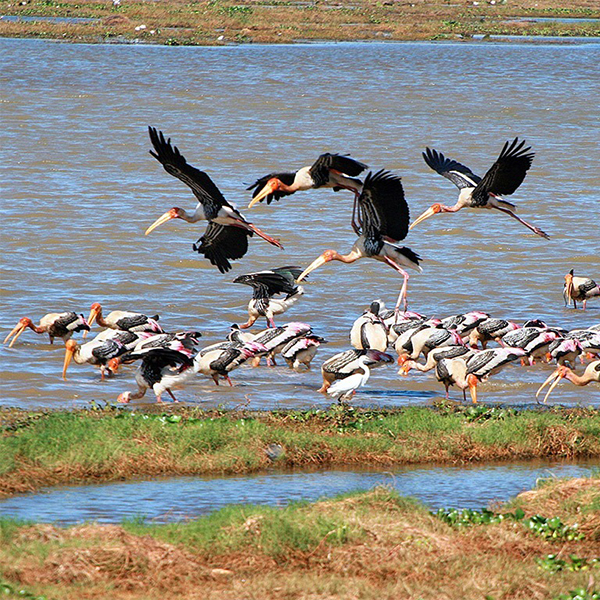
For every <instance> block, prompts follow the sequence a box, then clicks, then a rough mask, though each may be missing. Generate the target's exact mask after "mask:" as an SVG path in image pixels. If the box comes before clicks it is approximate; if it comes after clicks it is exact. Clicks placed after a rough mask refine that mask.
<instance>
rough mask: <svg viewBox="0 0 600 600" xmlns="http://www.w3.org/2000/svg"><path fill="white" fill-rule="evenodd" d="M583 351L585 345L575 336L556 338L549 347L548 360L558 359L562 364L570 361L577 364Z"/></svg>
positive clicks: (572, 364) (573, 364)
mask: <svg viewBox="0 0 600 600" xmlns="http://www.w3.org/2000/svg"><path fill="white" fill-rule="evenodd" d="M582 352H583V346H582V345H581V342H580V341H579V340H576V339H574V338H566V339H565V338H560V339H556V340H554V341H553V342H552V343H551V344H550V346H549V347H548V360H549V361H550V360H552V359H554V360H556V362H557V364H558V365H560V366H565V364H566V363H569V364H570V365H571V366H575V364H576V361H577V357H578V356H579V355H580V354H581V353H582Z"/></svg>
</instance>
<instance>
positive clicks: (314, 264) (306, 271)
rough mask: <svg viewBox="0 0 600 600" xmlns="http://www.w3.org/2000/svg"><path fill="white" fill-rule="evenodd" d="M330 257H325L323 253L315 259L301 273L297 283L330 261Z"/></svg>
mask: <svg viewBox="0 0 600 600" xmlns="http://www.w3.org/2000/svg"><path fill="white" fill-rule="evenodd" d="M328 262H329V259H327V258H325V257H324V256H323V255H322V254H321V256H319V258H317V259H315V260H314V261H313V262H312V263H311V264H310V265H308V267H306V269H304V271H302V273H300V277H298V279H296V283H298V282H300V281H302V280H303V279H304V278H305V277H306V276H307V275H308V274H309V273H312V272H313V271H314V270H315V269H318V268H319V267H320V266H322V265H324V264H325V263H328Z"/></svg>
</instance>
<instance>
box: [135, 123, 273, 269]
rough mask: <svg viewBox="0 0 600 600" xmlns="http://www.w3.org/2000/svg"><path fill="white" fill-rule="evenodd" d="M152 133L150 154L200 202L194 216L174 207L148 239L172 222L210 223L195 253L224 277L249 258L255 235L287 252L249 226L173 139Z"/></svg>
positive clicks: (163, 216)
mask: <svg viewBox="0 0 600 600" xmlns="http://www.w3.org/2000/svg"><path fill="white" fill-rule="evenodd" d="M148 132H149V134H150V141H151V142H152V145H153V146H154V149H155V150H156V152H152V150H150V154H151V155H152V156H154V158H156V160H157V161H158V162H159V163H160V164H161V165H162V166H163V167H164V168H165V171H166V172H167V173H169V175H173V177H177V179H179V180H181V181H183V183H185V184H186V185H187V186H189V187H190V188H191V190H192V192H193V193H194V195H195V196H196V198H197V200H198V206H197V207H196V210H195V211H194V212H193V213H192V214H189V213H188V212H186V211H185V210H184V209H182V208H178V207H176V206H174V207H173V208H171V209H170V210H168V211H167V212H166V213H165V214H163V215H162V216H160V217H159V218H158V219H156V221H154V223H152V225H150V227H148V229H146V235H148V234H149V233H150V232H151V231H153V230H154V229H156V228H157V227H158V226H159V225H162V224H163V223H166V222H167V221H170V220H171V219H183V220H184V221H187V222H188V223H196V222H198V221H201V220H206V221H208V227H207V228H206V231H205V233H204V235H203V236H202V237H201V238H200V239H199V240H198V242H197V243H196V244H194V245H193V246H192V247H193V249H194V251H196V252H199V253H200V254H203V255H204V256H205V257H206V258H207V259H208V260H209V261H210V263H211V264H213V265H215V266H216V267H217V268H218V269H219V271H221V273H225V272H227V271H229V270H230V269H231V263H230V262H229V260H235V259H237V258H242V256H244V254H246V252H247V251H248V237H251V236H252V235H253V234H254V233H256V234H257V235H258V236H260V237H261V238H263V239H264V240H266V241H267V242H269V243H270V244H273V246H277V247H278V248H283V246H282V245H281V244H280V243H279V242H278V241H277V240H276V239H274V238H272V237H271V236H269V235H267V234H266V233H264V232H262V231H261V230H260V229H259V228H258V227H256V226H255V225H253V224H252V223H250V222H248V221H247V220H246V219H245V218H244V216H243V215H242V213H240V212H239V211H238V210H237V209H236V208H235V207H234V206H233V205H232V204H230V203H229V202H227V200H226V199H225V197H224V196H223V194H222V193H221V192H220V190H219V188H218V187H217V186H216V185H215V184H214V183H213V181H212V179H211V178H210V177H209V176H208V175H207V174H206V173H205V172H204V171H200V170H199V169H196V168H195V167H192V166H191V165H190V164H188V162H187V161H186V159H185V158H184V157H183V155H182V154H181V153H180V152H179V150H178V148H177V146H172V145H171V138H169V139H167V140H165V136H164V135H163V133H162V131H158V130H157V129H155V128H154V127H148Z"/></svg>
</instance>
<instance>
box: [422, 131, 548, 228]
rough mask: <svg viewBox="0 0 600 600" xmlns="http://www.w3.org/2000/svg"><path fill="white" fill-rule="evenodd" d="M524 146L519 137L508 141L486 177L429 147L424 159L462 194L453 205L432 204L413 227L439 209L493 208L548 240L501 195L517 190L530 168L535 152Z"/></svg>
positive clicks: (439, 210) (449, 210)
mask: <svg viewBox="0 0 600 600" xmlns="http://www.w3.org/2000/svg"><path fill="white" fill-rule="evenodd" d="M524 146H525V141H524V140H523V141H522V142H519V138H518V137H517V138H515V139H514V140H513V141H512V142H506V143H505V144H504V147H503V148H502V151H501V152H500V156H499V157H498V158H497V159H496V162H495V163H494V164H493V165H492V166H491V167H490V169H489V170H488V172H487V173H486V174H485V175H484V176H483V178H481V177H479V176H477V175H475V174H474V173H473V172H472V171H471V169H469V167H465V165H462V164H461V163H459V162H457V161H455V160H452V159H450V158H446V157H445V156H444V155H443V154H442V153H441V152H438V151H437V150H433V149H430V148H426V149H425V152H423V158H424V160H425V162H426V163H427V164H428V165H429V166H430V167H431V168H432V169H433V170H434V171H436V172H437V173H439V174H440V175H442V176H444V177H446V179H449V180H450V181H451V182H452V183H453V184H454V185H455V186H456V187H457V188H458V189H459V190H460V194H459V196H458V201H457V202H456V204H455V205H454V206H446V205H444V204H439V203H436V204H433V205H432V206H431V207H430V208H428V209H427V210H426V211H425V212H424V213H423V214H422V215H421V216H420V217H418V218H417V219H416V220H415V222H414V223H413V224H412V225H411V226H410V228H411V229H412V228H413V227H414V226H415V225H418V224H419V223H421V221H424V220H425V219H427V218H429V217H431V216H433V215H435V214H437V213H440V212H450V213H454V212H458V211H459V210H461V209H462V208H494V209H496V210H499V211H501V212H503V213H506V214H507V215H509V216H511V217H512V218H513V219H516V220H517V221H519V223H522V224H523V225H525V227H527V228H528V229H530V230H531V231H533V233H535V234H537V235H539V236H541V237H543V238H546V239H549V236H548V234H546V233H545V232H544V231H542V230H541V229H540V228H539V227H534V226H533V225H530V224H529V223H527V221H524V220H523V219H521V218H520V217H518V216H517V215H516V214H515V211H516V210H517V207H516V206H515V205H514V204H512V203H511V202H507V201H506V200H504V199H503V198H502V195H505V194H506V195H510V194H513V193H514V192H515V191H516V190H517V188H518V187H519V186H520V185H521V184H522V183H523V180H524V179H525V175H526V174H527V171H528V170H529V167H531V162H532V161H533V157H534V156H535V155H534V153H533V152H529V150H531V147H530V146H528V147H526V148H525V147H524Z"/></svg>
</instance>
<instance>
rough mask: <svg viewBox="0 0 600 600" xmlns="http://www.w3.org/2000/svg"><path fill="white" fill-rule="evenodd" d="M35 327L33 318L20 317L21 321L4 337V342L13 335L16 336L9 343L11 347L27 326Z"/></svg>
mask: <svg viewBox="0 0 600 600" xmlns="http://www.w3.org/2000/svg"><path fill="white" fill-rule="evenodd" d="M28 327H29V328H30V329H33V322H32V320H31V319H29V318H28V317H23V318H22V319H19V322H18V323H17V324H16V325H15V327H14V328H13V330H12V331H11V332H10V333H9V334H8V335H7V336H6V337H5V338H4V343H5V344H6V342H8V340H9V339H10V338H11V336H13V335H14V336H15V337H14V338H13V339H12V340H11V342H10V344H9V345H8V347H9V348H12V346H13V344H14V343H15V342H16V341H17V338H18V337H19V336H20V335H21V334H22V333H23V332H24V331H25V330H26V329H27V328H28Z"/></svg>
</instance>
